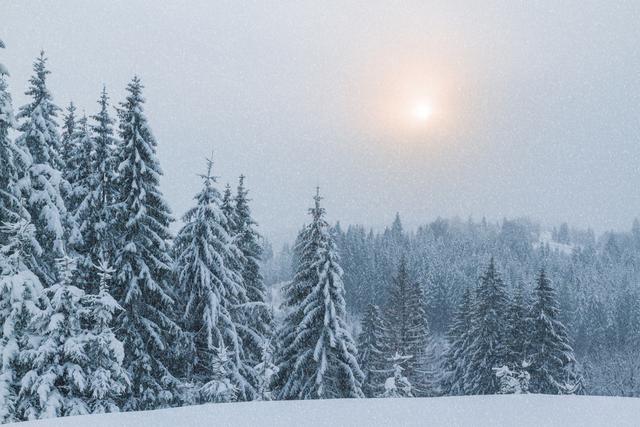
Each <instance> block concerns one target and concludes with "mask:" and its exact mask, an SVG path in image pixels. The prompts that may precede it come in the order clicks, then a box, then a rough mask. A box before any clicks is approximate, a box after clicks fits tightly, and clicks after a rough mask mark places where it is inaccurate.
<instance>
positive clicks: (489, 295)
mask: <svg viewBox="0 0 640 427" xmlns="http://www.w3.org/2000/svg"><path fill="white" fill-rule="evenodd" d="M507 304H508V300H507V293H506V290H505V286H504V283H503V282H502V279H501V278H500V275H499V273H498V271H497V269H496V266H495V263H494V261H493V258H492V259H491V261H490V263H489V267H488V269H487V271H486V273H485V274H484V276H482V278H481V280H480V285H479V287H478V291H477V296H476V299H475V304H474V309H473V317H472V321H471V325H470V328H469V340H470V341H469V346H468V347H467V349H466V352H465V354H464V355H463V359H462V360H464V361H465V362H466V364H467V368H466V371H465V376H464V383H465V389H466V390H465V391H466V392H467V393H469V394H496V393H498V392H499V391H500V381H499V380H498V378H497V377H496V375H495V373H494V371H493V368H498V367H501V366H504V365H505V364H506V362H507V360H508V347H507V345H506V338H507V331H506V326H507V317H506V313H507V307H508V305H507Z"/></svg>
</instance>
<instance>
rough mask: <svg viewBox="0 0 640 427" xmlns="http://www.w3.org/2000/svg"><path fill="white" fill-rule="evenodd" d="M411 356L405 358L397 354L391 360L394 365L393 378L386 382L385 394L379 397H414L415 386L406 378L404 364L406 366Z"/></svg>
mask: <svg viewBox="0 0 640 427" xmlns="http://www.w3.org/2000/svg"><path fill="white" fill-rule="evenodd" d="M410 359H411V356H403V355H401V354H398V353H396V354H395V355H394V356H393V357H392V358H391V359H389V360H390V362H392V363H393V376H391V377H389V378H387V379H386V381H385V382H384V392H383V393H382V394H381V395H380V396H379V397H414V396H413V386H412V385H411V382H410V381H409V379H408V378H407V377H405V376H404V374H403V371H404V370H405V368H403V367H402V364H403V363H404V364H406V363H407V362H408V361H409V360H410Z"/></svg>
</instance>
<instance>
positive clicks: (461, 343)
mask: <svg viewBox="0 0 640 427" xmlns="http://www.w3.org/2000/svg"><path fill="white" fill-rule="evenodd" d="M473 305H474V304H473V293H472V291H471V288H470V287H467V288H465V290H464V292H463V294H462V300H461V301H460V305H459V306H458V309H457V310H456V312H455V314H454V317H453V322H452V323H451V326H450V327H449V332H448V334H447V340H448V342H449V347H448V349H447V351H446V353H445V356H444V366H443V368H444V372H443V377H442V382H443V384H442V390H443V392H444V393H445V394H448V395H452V396H462V395H464V394H465V388H466V387H465V383H464V379H465V372H466V369H467V364H468V360H467V356H468V355H469V353H468V351H467V348H468V346H469V344H470V335H469V331H470V329H471V323H472V320H473V319H472V316H473Z"/></svg>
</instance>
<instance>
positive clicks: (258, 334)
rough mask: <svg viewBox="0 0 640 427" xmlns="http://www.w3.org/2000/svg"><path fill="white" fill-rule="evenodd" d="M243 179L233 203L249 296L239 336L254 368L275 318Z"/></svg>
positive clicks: (271, 331)
mask: <svg viewBox="0 0 640 427" xmlns="http://www.w3.org/2000/svg"><path fill="white" fill-rule="evenodd" d="M244 178H245V177H244V175H241V176H240V179H239V181H238V189H237V192H236V196H235V199H234V202H235V203H234V208H235V215H234V217H235V224H234V227H235V230H234V231H235V233H234V234H235V243H236V245H237V247H238V249H239V250H240V252H241V253H242V270H241V275H242V281H243V284H244V288H245V290H246V295H247V302H248V303H247V310H246V311H245V315H246V318H247V326H248V329H247V328H245V327H244V326H243V325H241V327H240V334H241V336H242V341H243V343H244V350H245V356H246V359H247V363H249V364H251V366H255V365H256V363H258V362H260V360H261V358H262V355H263V349H264V343H265V341H269V340H271V338H272V336H273V333H274V330H273V329H274V323H273V316H272V312H271V310H270V307H269V306H268V305H267V303H266V301H267V289H266V288H265V286H264V279H263V277H262V274H261V273H260V260H261V258H262V246H261V245H260V235H259V234H258V232H257V231H256V229H255V227H256V225H257V224H256V222H255V221H254V219H253V217H252V216H251V209H250V207H249V201H250V200H249V199H248V198H247V194H248V190H247V189H246V188H245V186H244Z"/></svg>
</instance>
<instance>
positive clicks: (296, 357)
mask: <svg viewBox="0 0 640 427" xmlns="http://www.w3.org/2000/svg"><path fill="white" fill-rule="evenodd" d="M314 200H315V206H314V207H313V208H312V209H310V214H311V216H312V218H313V220H312V222H311V224H309V225H308V226H307V227H305V228H304V230H303V231H302V234H301V236H300V238H299V247H298V248H297V252H298V253H299V254H300V258H299V261H298V262H297V263H296V264H297V265H296V273H295V276H294V278H293V281H292V282H290V283H289V284H287V285H285V287H284V288H283V293H284V302H283V307H284V308H285V310H286V312H287V315H286V317H285V318H284V320H283V324H282V326H281V328H280V330H279V332H278V339H279V349H278V355H277V357H276V360H277V363H276V365H278V369H279V371H278V375H277V377H276V381H275V382H276V388H277V390H278V394H279V398H281V399H324V398H343V397H363V393H362V390H361V384H362V380H363V374H362V372H361V371H360V368H359V366H358V361H357V359H356V354H357V350H356V347H355V344H354V343H353V340H352V338H351V336H350V334H349V332H348V331H347V328H346V325H345V315H346V308H345V302H344V286H343V284H342V269H341V268H340V265H339V264H338V254H337V251H336V246H335V242H334V241H333V238H332V236H331V234H330V232H329V224H328V223H327V221H326V220H325V218H324V215H325V211H324V209H323V208H321V207H320V200H321V198H320V195H319V192H318V193H316V196H315V197H314Z"/></svg>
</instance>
